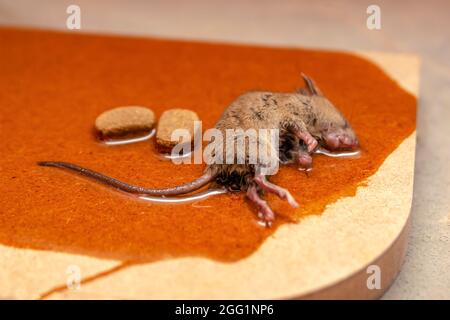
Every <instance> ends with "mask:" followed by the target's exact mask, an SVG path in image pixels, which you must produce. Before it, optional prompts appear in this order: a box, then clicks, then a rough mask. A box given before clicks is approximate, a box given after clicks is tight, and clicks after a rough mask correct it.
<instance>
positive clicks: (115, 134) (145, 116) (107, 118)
mask: <svg viewBox="0 0 450 320" xmlns="http://www.w3.org/2000/svg"><path fill="white" fill-rule="evenodd" d="M154 125H155V114H154V113H153V111H152V110H150V109H148V108H145V107H139V106H126V107H118V108H114V109H111V110H107V111H105V112H103V113H102V114H100V115H99V116H98V117H97V119H96V120H95V129H96V130H97V132H98V133H99V134H100V137H101V138H102V139H108V138H126V137H136V136H139V135H143V134H146V133H147V134H148V133H149V132H150V131H151V130H152V128H153V126H154Z"/></svg>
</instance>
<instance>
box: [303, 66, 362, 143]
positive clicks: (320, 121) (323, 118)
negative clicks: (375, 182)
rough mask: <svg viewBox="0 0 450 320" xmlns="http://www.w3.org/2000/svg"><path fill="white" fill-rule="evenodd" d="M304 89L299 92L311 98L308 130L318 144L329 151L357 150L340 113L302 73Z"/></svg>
mask: <svg viewBox="0 0 450 320" xmlns="http://www.w3.org/2000/svg"><path fill="white" fill-rule="evenodd" d="M302 77H303V79H304V81H305V84H306V88H303V89H301V90H300V92H301V93H302V94H304V95H308V96H309V97H310V98H311V105H312V113H313V116H312V117H311V119H310V121H309V123H308V130H309V132H310V133H311V135H313V136H314V137H315V138H316V139H317V140H318V142H319V144H320V145H321V146H322V147H324V148H326V149H328V150H330V151H344V150H357V149H358V148H359V142H358V138H357V137H356V134H355V132H354V131H353V129H352V128H351V126H350V124H349V123H348V121H347V120H346V119H345V118H344V116H343V115H342V113H340V112H339V110H338V109H337V108H336V107H335V106H334V105H333V104H332V103H331V102H330V100H328V99H327V98H326V97H325V96H324V95H323V93H322V92H321V91H320V89H319V88H318V87H317V86H316V84H315V83H314V81H313V80H312V79H311V78H309V77H307V76H306V75H304V74H303V73H302Z"/></svg>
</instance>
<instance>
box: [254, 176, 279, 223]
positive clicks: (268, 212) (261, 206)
mask: <svg viewBox="0 0 450 320" xmlns="http://www.w3.org/2000/svg"><path fill="white" fill-rule="evenodd" d="M247 198H248V199H249V200H250V201H251V202H253V204H254V205H255V207H256V208H257V210H258V217H259V218H260V219H262V221H263V222H264V223H265V225H266V226H267V227H270V226H271V225H272V222H273V219H274V218H275V214H274V213H273V211H272V209H271V208H270V207H269V205H268V204H267V201H265V200H263V199H262V198H261V197H260V195H259V193H258V188H257V186H256V184H254V183H251V184H250V185H249V186H248V189H247Z"/></svg>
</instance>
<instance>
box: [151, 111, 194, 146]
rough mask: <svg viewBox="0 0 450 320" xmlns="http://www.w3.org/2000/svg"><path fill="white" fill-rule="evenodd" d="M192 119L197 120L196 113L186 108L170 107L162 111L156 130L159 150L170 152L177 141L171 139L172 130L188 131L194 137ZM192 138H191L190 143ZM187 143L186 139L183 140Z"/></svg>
mask: <svg viewBox="0 0 450 320" xmlns="http://www.w3.org/2000/svg"><path fill="white" fill-rule="evenodd" d="M194 121H199V118H198V115H197V114H196V113H195V112H194V111H191V110H188V109H170V110H167V111H164V113H163V114H162V115H161V118H160V119H159V122H158V128H157V130H156V143H157V145H158V150H159V151H160V152H170V151H171V150H172V148H173V147H174V146H175V145H177V144H178V143H179V141H172V140H171V136H172V132H173V131H174V130H176V129H186V130H188V131H189V133H190V136H191V139H194ZM192 141H193V140H191V143H192ZM185 142H186V143H189V142H188V141H185Z"/></svg>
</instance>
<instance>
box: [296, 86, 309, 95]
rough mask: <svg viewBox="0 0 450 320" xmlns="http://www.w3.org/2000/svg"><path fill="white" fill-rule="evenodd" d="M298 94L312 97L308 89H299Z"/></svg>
mask: <svg viewBox="0 0 450 320" xmlns="http://www.w3.org/2000/svg"><path fill="white" fill-rule="evenodd" d="M297 92H298V93H300V94H302V95H304V96H309V95H310V94H309V91H308V90H306V88H299V89H297Z"/></svg>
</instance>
